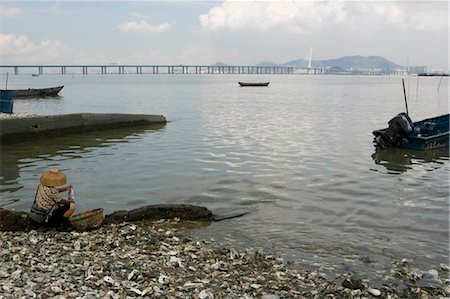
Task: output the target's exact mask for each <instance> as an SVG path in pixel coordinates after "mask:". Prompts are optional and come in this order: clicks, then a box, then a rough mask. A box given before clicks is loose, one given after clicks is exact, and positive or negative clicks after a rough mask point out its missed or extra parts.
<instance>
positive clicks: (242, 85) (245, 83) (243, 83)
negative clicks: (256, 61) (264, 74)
mask: <svg viewBox="0 0 450 299" xmlns="http://www.w3.org/2000/svg"><path fill="white" fill-rule="evenodd" d="M238 83H239V85H240V86H241V87H247V86H268V85H269V83H270V82H253V83H252V82H238Z"/></svg>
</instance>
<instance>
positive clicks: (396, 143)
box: [373, 113, 450, 150]
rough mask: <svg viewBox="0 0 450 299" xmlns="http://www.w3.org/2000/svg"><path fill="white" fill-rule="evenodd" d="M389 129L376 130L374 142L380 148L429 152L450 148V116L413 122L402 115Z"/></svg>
mask: <svg viewBox="0 0 450 299" xmlns="http://www.w3.org/2000/svg"><path fill="white" fill-rule="evenodd" d="M388 124H389V127H388V128H386V129H381V130H375V131H373V135H374V136H375V139H374V142H375V143H376V145H377V146H378V147H380V148H392V147H398V148H405V149H416V150H427V149H436V148H445V147H448V146H449V144H450V142H449V137H450V132H449V114H444V115H441V116H437V117H433V118H427V119H424V120H421V121H418V122H414V123H413V122H412V121H411V119H410V118H409V116H408V114H406V113H400V114H398V115H397V116H395V117H394V118H393V119H391V120H390V121H389V122H388Z"/></svg>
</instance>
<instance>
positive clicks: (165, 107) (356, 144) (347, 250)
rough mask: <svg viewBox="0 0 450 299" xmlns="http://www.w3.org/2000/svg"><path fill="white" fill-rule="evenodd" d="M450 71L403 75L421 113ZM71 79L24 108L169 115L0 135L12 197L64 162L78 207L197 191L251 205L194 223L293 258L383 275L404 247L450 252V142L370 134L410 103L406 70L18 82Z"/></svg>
mask: <svg viewBox="0 0 450 299" xmlns="http://www.w3.org/2000/svg"><path fill="white" fill-rule="evenodd" d="M439 80H440V78H423V77H421V78H420V79H419V82H418V83H417V77H412V78H410V80H406V89H407V91H408V94H409V101H408V104H409V112H410V116H411V118H412V119H413V121H415V120H421V119H423V118H426V117H432V116H437V115H441V114H445V113H448V110H449V107H448V81H447V79H444V80H442V82H441V85H440V87H439V91H438V90H437V88H438V85H439ZM238 81H270V82H271V83H270V86H269V87H267V88H240V87H239V86H238V84H237V82H238ZM1 82H5V76H2V77H1ZM60 84H61V85H65V87H64V89H63V90H62V91H61V97H60V98H59V99H55V98H46V99H27V100H16V101H15V102H14V110H15V112H28V113H34V114H64V113H75V112H101V113H110V112H114V113H116V112H119V113H142V114H162V115H165V116H166V117H167V119H168V120H169V122H168V123H167V124H166V125H165V126H159V127H145V128H127V129H120V130H112V131H111V130H109V131H102V132H95V133H86V134H79V135H72V136H66V137H57V138H53V139H43V140H39V141H29V142H23V143H17V144H11V145H5V144H2V145H1V168H0V170H1V187H0V196H1V199H0V206H2V207H4V208H7V209H16V210H27V209H28V208H29V206H30V205H31V203H32V201H33V199H34V194H35V190H36V186H37V184H38V181H39V177H40V175H41V173H42V172H43V171H44V170H46V169H47V168H49V167H58V168H60V169H62V170H63V171H64V172H65V173H66V175H67V177H68V179H69V182H71V183H73V184H74V186H75V192H76V201H77V202H78V206H79V208H80V210H87V209H93V208H97V207H103V208H105V210H106V212H112V211H116V210H122V209H132V208H136V207H139V206H142V205H146V204H154V203H187V204H194V205H202V206H206V207H208V208H209V209H211V210H213V211H214V212H216V213H228V212H230V211H251V213H250V214H248V215H246V216H244V217H241V218H236V219H232V220H227V221H222V222H216V223H213V224H211V225H209V226H207V227H204V228H202V229H200V230H198V231H194V232H193V233H194V234H199V235H202V236H211V237H214V238H215V239H218V240H222V241H224V242H230V243H231V244H235V245H236V244H242V245H245V246H249V245H250V246H258V247H263V248H265V249H266V250H269V251H272V252H274V253H276V254H279V255H283V256H285V257H287V258H288V259H290V260H292V261H293V262H294V263H299V264H311V263H312V266H314V265H316V266H317V265H319V264H320V265H327V267H329V269H333V268H339V269H344V270H348V271H365V272H367V273H372V274H374V275H375V273H376V270H380V269H383V268H385V267H387V265H389V263H391V262H392V261H398V260H401V259H402V258H407V259H411V260H412V263H413V264H414V265H415V266H417V267H419V268H421V269H423V270H429V269H432V268H439V264H440V263H448V255H449V249H448V244H449V220H448V219H449V153H448V149H446V150H441V151H433V152H414V151H400V150H388V151H377V150H375V148H374V145H373V143H372V139H373V138H372V131H373V130H374V129H380V128H384V127H386V126H387V121H388V120H389V119H390V118H392V117H393V116H395V115H396V114H397V113H399V112H402V111H404V110H405V109H404V99H403V90H402V85H401V78H400V77H387V76H386V77H382V76H376V77H368V76H366V77H364V76H307V75H261V76H258V75H250V76H245V75H239V76H238V75H236V76H235V75H205V76H201V75H86V76H82V75H73V76H72V75H65V76H60V75H44V76H39V77H32V76H30V75H19V76H9V82H8V87H9V88H28V87H44V86H56V85H60ZM2 88H3V87H2ZM362 256H369V257H370V259H371V260H372V261H373V262H372V263H371V264H364V263H362V262H361V261H360V260H359V258H360V257H362ZM310 261H312V262H310ZM322 270H323V271H326V269H322ZM380 271H381V270H380ZM380 273H381V272H380Z"/></svg>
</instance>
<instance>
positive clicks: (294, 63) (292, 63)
mask: <svg viewBox="0 0 450 299" xmlns="http://www.w3.org/2000/svg"><path fill="white" fill-rule="evenodd" d="M312 62H313V63H314V60H313V61H312ZM308 63H309V61H308V60H305V59H297V60H292V61H289V62H286V63H283V66H298V67H308Z"/></svg>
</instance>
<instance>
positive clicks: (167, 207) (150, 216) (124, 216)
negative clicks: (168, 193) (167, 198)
mask: <svg viewBox="0 0 450 299" xmlns="http://www.w3.org/2000/svg"><path fill="white" fill-rule="evenodd" d="M173 218H180V219H181V220H212V212H211V211H210V210H208V209H207V208H205V207H200V206H193V205H185V204H159V205H148V206H144V207H141V208H138V209H134V210H131V211H118V212H114V213H112V214H110V215H106V216H105V223H119V222H123V221H130V222H133V221H141V220H158V219H173Z"/></svg>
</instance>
